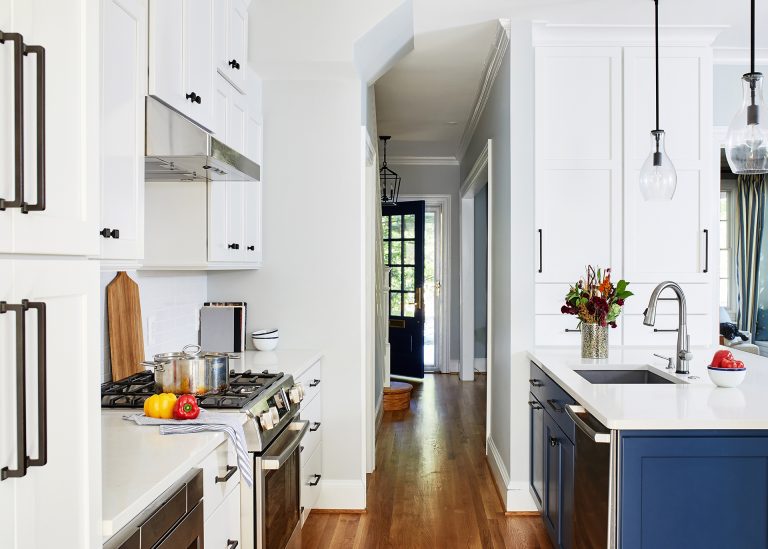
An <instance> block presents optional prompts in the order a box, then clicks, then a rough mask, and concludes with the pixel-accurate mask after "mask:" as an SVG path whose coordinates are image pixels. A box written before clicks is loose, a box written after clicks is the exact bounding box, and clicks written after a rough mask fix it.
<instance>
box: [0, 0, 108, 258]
mask: <svg viewBox="0 0 768 549" xmlns="http://www.w3.org/2000/svg"><path fill="white" fill-rule="evenodd" d="M13 5H14V7H13V20H12V21H11V25H10V26H9V27H7V28H8V30H13V31H15V32H18V33H21V34H22V35H23V37H24V43H25V44H27V45H28V46H30V45H37V46H42V47H43V48H44V49H45V70H44V77H45V83H44V85H41V82H39V81H38V78H37V71H38V67H39V63H40V62H41V61H42V56H41V55H36V54H34V53H32V52H30V53H29V54H28V55H25V56H24V60H23V64H24V142H23V144H24V178H25V188H24V200H25V202H27V203H28V204H35V203H38V204H39V203H40V202H41V200H42V199H43V196H38V191H37V189H38V184H39V183H40V182H44V186H45V193H44V198H45V209H44V210H43V211H30V212H29V213H28V214H23V213H21V211H20V210H18V209H13V210H11V215H12V217H13V234H14V237H13V251H14V252H16V253H24V254H27V253H30V254H56V255H96V254H97V253H98V249H99V244H98V239H97V237H98V234H97V226H98V221H99V218H98V213H99V148H100V139H99V110H98V108H97V105H98V98H99V78H98V74H99V72H98V71H99V46H100V40H99V13H100V8H99V1H98V0H62V1H59V2H44V1H42V0H29V1H27V0H24V1H15V2H14V3H13ZM3 30H5V29H3ZM10 47H11V46H10V44H9V43H8V42H6V44H4V45H3V46H2V49H3V50H8V49H9V48H10ZM4 54H5V52H4ZM5 59H7V57H6V58H5ZM4 70H5V69H4ZM7 82H8V86H5V87H7V88H8V89H11V88H12V86H11V84H10V82H12V79H10V80H8V81H7ZM38 98H40V99H41V100H42V106H43V112H44V114H45V123H44V124H41V125H42V126H43V127H42V128H40V127H38V117H37V110H38V109H37V102H38ZM7 108H8V107H7V104H6V105H3V107H2V109H4V110H5V109H7ZM10 122H11V123H12V119H10ZM3 131H6V130H3ZM10 146H13V145H10V144H9V143H8V142H6V141H5V140H4V142H3V147H2V148H3V149H6V148H7V147H10ZM4 154H7V153H4ZM38 164H40V165H42V166H43V167H44V170H39V169H38ZM4 169H5V168H4ZM6 215H8V211H6V212H4V213H2V217H5V216H6Z"/></svg>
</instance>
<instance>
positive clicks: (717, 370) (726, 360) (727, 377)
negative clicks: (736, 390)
mask: <svg viewBox="0 0 768 549" xmlns="http://www.w3.org/2000/svg"><path fill="white" fill-rule="evenodd" d="M707 373H708V374H709V379H711V380H712V383H714V384H715V385H717V386H718V387H738V386H739V385H741V382H742V381H744V376H746V375H747V367H746V366H744V363H743V362H742V361H741V360H736V359H735V358H733V354H732V353H731V351H728V350H726V349H722V350H720V351H717V352H716V353H715V356H713V357H712V364H710V365H709V366H707Z"/></svg>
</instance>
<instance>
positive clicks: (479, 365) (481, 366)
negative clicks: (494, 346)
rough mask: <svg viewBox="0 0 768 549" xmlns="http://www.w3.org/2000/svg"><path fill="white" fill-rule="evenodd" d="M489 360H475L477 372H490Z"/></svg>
mask: <svg viewBox="0 0 768 549" xmlns="http://www.w3.org/2000/svg"><path fill="white" fill-rule="evenodd" d="M487 362H488V359H486V358H477V357H476V358H475V371H476V372H485V371H486V370H488V367H487Z"/></svg>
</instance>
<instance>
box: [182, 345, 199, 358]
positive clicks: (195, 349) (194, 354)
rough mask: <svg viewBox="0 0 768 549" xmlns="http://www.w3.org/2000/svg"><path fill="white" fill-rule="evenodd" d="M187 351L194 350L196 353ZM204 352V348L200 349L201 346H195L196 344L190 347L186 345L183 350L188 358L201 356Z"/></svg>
mask: <svg viewBox="0 0 768 549" xmlns="http://www.w3.org/2000/svg"><path fill="white" fill-rule="evenodd" d="M187 349H194V351H188V350H187ZM202 350H203V348H202V347H200V345H195V344H194V343H191V344H189V345H184V348H183V349H182V350H181V352H182V353H184V354H185V355H187V356H197V355H199V354H200V351H202Z"/></svg>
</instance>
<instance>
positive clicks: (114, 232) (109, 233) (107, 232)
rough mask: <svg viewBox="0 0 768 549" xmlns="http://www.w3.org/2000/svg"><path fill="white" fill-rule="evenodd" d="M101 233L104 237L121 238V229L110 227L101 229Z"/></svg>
mask: <svg viewBox="0 0 768 549" xmlns="http://www.w3.org/2000/svg"><path fill="white" fill-rule="evenodd" d="M99 234H100V235H101V236H103V237H104V238H115V239H117V238H120V231H119V230H118V229H110V228H108V227H104V228H103V229H101V230H100V231H99Z"/></svg>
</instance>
